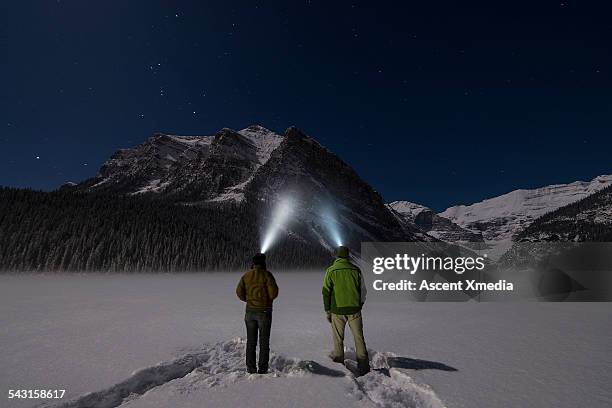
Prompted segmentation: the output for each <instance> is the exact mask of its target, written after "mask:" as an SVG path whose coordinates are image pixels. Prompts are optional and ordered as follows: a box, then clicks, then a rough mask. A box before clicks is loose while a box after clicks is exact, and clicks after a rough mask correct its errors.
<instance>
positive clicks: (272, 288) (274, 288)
mask: <svg viewBox="0 0 612 408" xmlns="http://www.w3.org/2000/svg"><path fill="white" fill-rule="evenodd" d="M266 286H267V288H268V297H269V298H270V299H272V300H274V299H276V297H277V296H278V285H277V284H276V279H274V275H272V274H271V273H270V272H268V279H267V282H266Z"/></svg>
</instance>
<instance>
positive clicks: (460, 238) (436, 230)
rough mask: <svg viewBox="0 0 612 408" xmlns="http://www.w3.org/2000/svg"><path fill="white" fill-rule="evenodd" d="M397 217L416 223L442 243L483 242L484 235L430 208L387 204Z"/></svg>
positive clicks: (394, 203) (396, 203)
mask: <svg viewBox="0 0 612 408" xmlns="http://www.w3.org/2000/svg"><path fill="white" fill-rule="evenodd" d="M387 206H388V207H389V208H390V209H391V210H393V211H394V212H395V213H397V215H398V216H399V217H400V218H401V219H402V220H403V221H404V222H408V223H414V224H415V225H416V226H417V227H419V228H420V229H421V230H422V231H424V232H426V233H427V234H428V235H431V236H433V237H435V238H437V239H439V240H441V241H445V242H456V243H468V242H471V243H474V242H483V238H482V234H480V233H479V232H473V231H469V230H467V229H465V228H461V227H460V226H459V225H457V224H455V223H454V222H452V221H451V220H449V219H448V218H444V217H442V216H440V215H438V214H436V213H435V212H434V211H433V210H431V209H430V208H427V207H425V206H423V205H420V204H416V203H411V202H410V201H394V202H392V203H389V204H387Z"/></svg>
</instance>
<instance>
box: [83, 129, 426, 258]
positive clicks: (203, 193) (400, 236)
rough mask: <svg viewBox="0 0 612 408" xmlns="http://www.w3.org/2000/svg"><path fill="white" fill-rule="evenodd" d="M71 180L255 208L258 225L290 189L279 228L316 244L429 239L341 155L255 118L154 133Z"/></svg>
mask: <svg viewBox="0 0 612 408" xmlns="http://www.w3.org/2000/svg"><path fill="white" fill-rule="evenodd" d="M75 188H76V189H79V190H84V191H99V190H102V191H106V192H110V193H119V194H131V195H134V194H143V193H146V194H152V195H154V196H155V197H157V198H161V199H168V200H171V201H172V202H175V203H182V204H189V205H206V206H214V207H226V208H227V207H229V208H230V209H229V210H228V211H233V210H232V209H231V207H234V206H236V207H237V208H236V209H235V211H241V212H242V213H244V212H245V211H246V210H249V211H253V214H257V215H256V216H255V217H254V218H253V224H254V225H261V226H262V227H263V226H265V225H266V223H268V222H269V216H270V212H271V210H272V209H273V208H274V207H275V205H276V204H277V203H278V201H279V199H280V198H283V197H291V200H292V203H293V205H292V207H293V212H292V215H291V222H290V225H289V226H287V229H286V230H285V231H284V233H283V235H284V236H286V237H289V238H290V239H293V240H295V241H299V242H301V243H302V244H301V245H304V243H306V244H308V245H314V246H315V247H317V248H320V247H321V246H322V247H324V248H326V249H332V248H334V247H336V246H337V245H338V244H339V243H340V242H338V241H339V240H338V239H333V238H332V235H333V234H335V230H337V231H339V235H340V237H341V239H340V240H341V241H342V243H343V244H346V245H349V246H350V247H351V248H354V249H355V250H357V249H358V248H360V244H361V242H363V241H432V240H434V238H432V237H431V236H429V235H427V234H426V233H425V232H424V231H423V230H422V229H419V228H417V227H416V226H415V225H414V224H413V223H412V221H408V220H401V219H399V218H398V217H397V216H396V215H395V214H394V213H393V212H392V211H391V210H390V209H389V208H388V207H387V206H385V203H384V201H383V200H382V197H381V196H380V194H379V193H378V192H377V191H376V190H374V189H373V188H372V187H371V186H370V185H369V184H368V183H366V182H365V181H364V180H362V179H361V178H360V177H359V175H358V174H357V173H356V172H355V171H354V170H353V169H352V168H351V167H350V166H349V165H348V164H347V163H345V162H344V161H343V160H342V159H341V158H340V157H338V156H337V155H335V154H334V153H333V152H331V151H330V150H328V149H327V148H325V147H324V146H322V145H321V144H319V143H318V142H317V141H316V140H314V139H313V138H311V137H310V136H308V135H306V134H305V133H303V132H302V131H300V130H299V129H297V128H295V127H291V128H289V129H288V130H287V131H286V132H285V134H284V135H283V136H279V135H278V134H276V133H274V132H272V131H270V130H268V129H266V128H264V127H262V126H259V125H253V126H249V127H248V128H246V129H243V130H240V131H237V132H236V131H234V130H231V129H222V130H220V131H219V132H217V134H215V136H199V137H188V138H186V137H178V136H168V135H155V136H153V137H152V138H151V139H149V140H147V141H146V142H145V143H143V144H142V145H140V146H138V147H136V148H134V149H122V150H120V151H118V152H117V153H116V154H115V155H113V157H112V158H111V159H110V160H109V161H107V162H106V163H105V164H104V166H102V168H101V170H100V172H99V174H98V175H97V176H96V177H95V178H93V179H91V180H87V181H85V182H83V183H81V184H79V185H77V186H76V187H75ZM238 207H240V208H238ZM225 216H227V215H225ZM330 228H331V229H334V232H333V233H332V232H331V230H330ZM293 250H294V251H295V248H294V249H293Z"/></svg>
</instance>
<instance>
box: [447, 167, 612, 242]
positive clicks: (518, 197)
mask: <svg viewBox="0 0 612 408" xmlns="http://www.w3.org/2000/svg"><path fill="white" fill-rule="evenodd" d="M611 184H612V175H601V176H598V177H595V178H594V179H593V180H591V181H576V182H573V183H570V184H554V185H550V186H546V187H541V188H536V189H531V190H525V189H521V190H514V191H511V192H510V193H507V194H503V195H501V196H498V197H494V198H490V199H487V200H484V201H481V202H478V203H475V204H471V205H458V206H454V207H450V208H447V209H446V210H445V211H443V212H442V213H440V214H439V215H441V216H442V217H445V218H448V219H450V220H451V221H453V222H454V223H456V224H458V225H460V226H461V227H463V228H466V229H469V230H471V231H474V232H482V234H483V236H484V238H485V240H487V241H505V240H509V239H511V238H512V236H514V235H515V234H517V233H518V232H520V231H521V230H523V229H524V228H525V227H527V226H528V225H529V224H530V223H531V222H533V221H534V220H535V219H537V218H538V217H540V216H542V215H544V214H546V213H548V212H551V211H553V210H556V209H558V208H561V207H563V206H566V205H568V204H571V203H573V202H576V201H578V200H580V199H582V198H585V197H587V196H589V195H591V194H593V193H595V192H597V191H599V190H601V189H603V188H605V187H607V186H609V185H611Z"/></svg>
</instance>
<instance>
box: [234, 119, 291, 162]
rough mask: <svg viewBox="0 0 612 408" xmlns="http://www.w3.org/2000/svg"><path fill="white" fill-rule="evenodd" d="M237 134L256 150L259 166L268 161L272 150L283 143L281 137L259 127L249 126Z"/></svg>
mask: <svg viewBox="0 0 612 408" xmlns="http://www.w3.org/2000/svg"><path fill="white" fill-rule="evenodd" d="M238 134H240V135H242V136H244V137H245V138H247V139H248V140H249V141H250V142H251V143H252V144H253V145H254V146H255V147H256V148H257V152H256V154H257V158H258V160H259V164H260V165H262V164H264V163H265V162H267V161H268V159H269V158H270V155H271V154H272V152H273V151H274V149H276V148H277V147H278V146H279V145H280V144H281V142H282V141H283V137H282V136H281V135H278V134H276V133H274V132H273V131H271V130H270V129H266V128H265V127H263V126H261V125H251V126H249V127H247V128H245V129H242V130H240V131H238Z"/></svg>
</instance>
